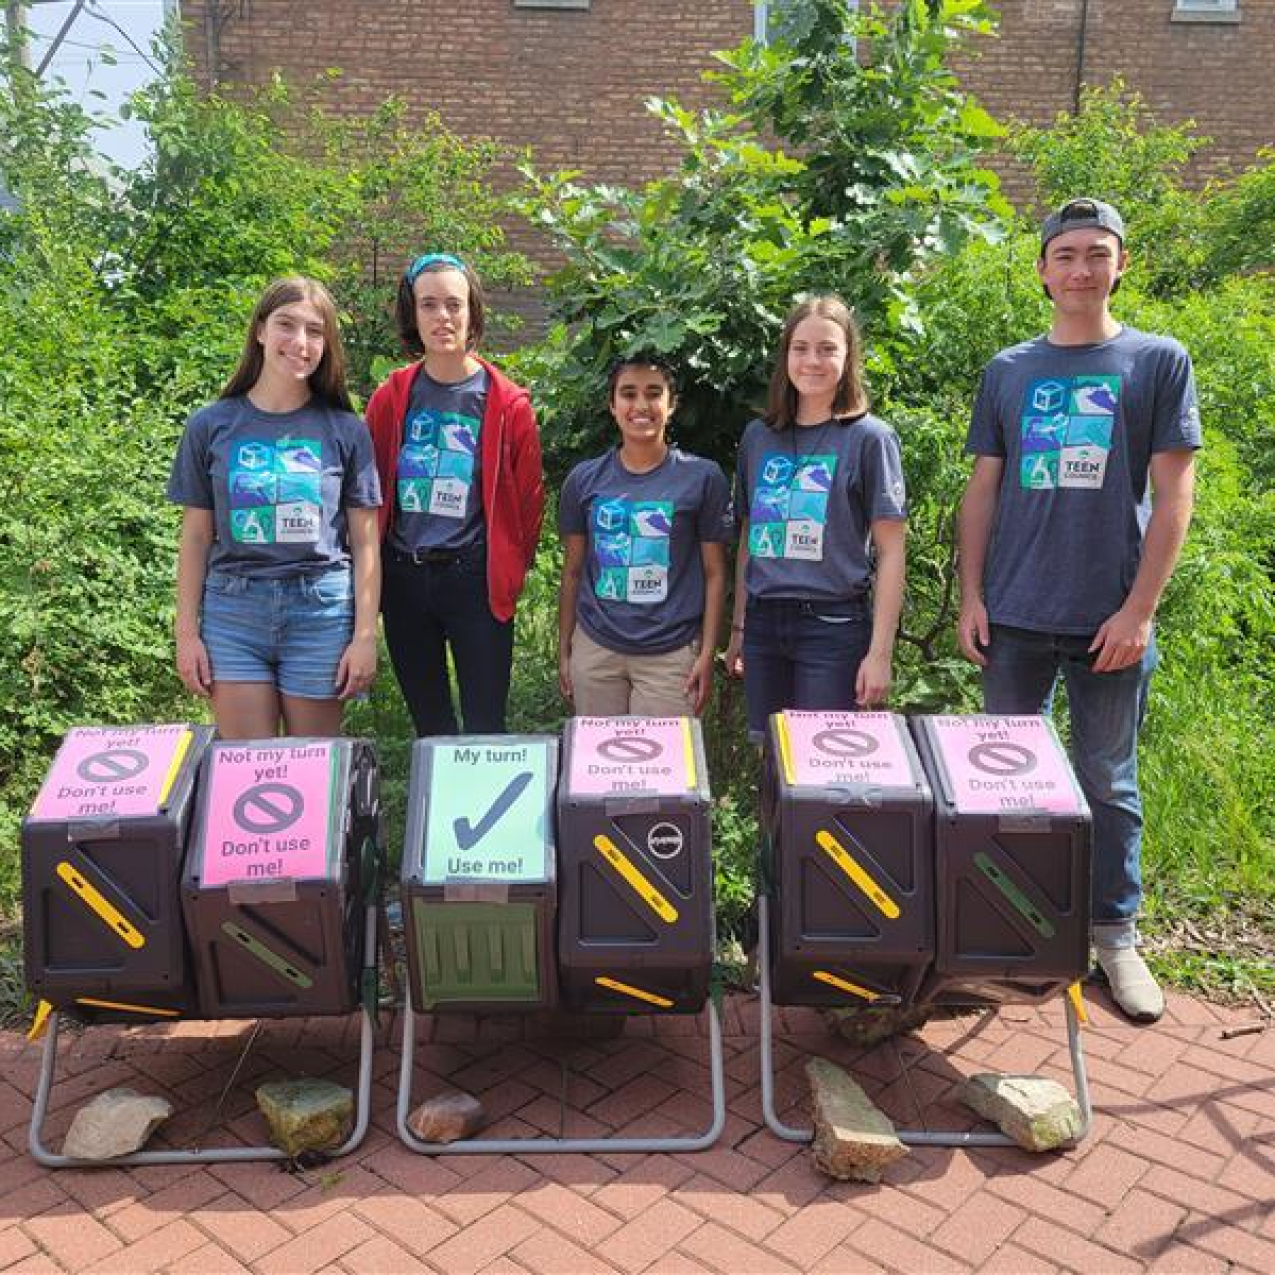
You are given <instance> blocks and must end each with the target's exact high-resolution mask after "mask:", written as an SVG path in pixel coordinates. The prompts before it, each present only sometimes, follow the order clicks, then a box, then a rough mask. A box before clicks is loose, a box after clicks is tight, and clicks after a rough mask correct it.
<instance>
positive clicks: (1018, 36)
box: [962, 0, 1275, 200]
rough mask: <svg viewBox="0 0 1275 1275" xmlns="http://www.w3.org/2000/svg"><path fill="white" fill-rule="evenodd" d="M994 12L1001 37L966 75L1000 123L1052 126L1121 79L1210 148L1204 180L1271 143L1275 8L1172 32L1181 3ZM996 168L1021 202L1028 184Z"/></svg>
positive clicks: (1115, 2)
mask: <svg viewBox="0 0 1275 1275" xmlns="http://www.w3.org/2000/svg"><path fill="white" fill-rule="evenodd" d="M996 7H997V8H998V10H999V11H1000V16H1001V21H1000V32H999V35H998V36H997V37H996V38H994V39H990V40H982V41H979V42H978V45H977V55H976V56H975V57H974V58H971V59H966V60H965V61H964V62H963V64H962V70H963V73H964V78H965V82H966V83H967V84H968V85H969V87H970V88H971V89H972V90H973V91H974V92H975V93H976V94H977V95H978V96H979V98H980V99H981V100H982V101H983V103H984V104H985V105H986V106H987V107H988V109H989V110H990V111H991V112H992V113H993V114H994V115H996V116H997V117H998V118H1001V119H1006V118H1009V117H1011V116H1012V117H1015V118H1018V119H1022V120H1025V121H1027V122H1029V123H1032V124H1038V125H1040V124H1047V123H1048V122H1049V121H1051V120H1052V119H1053V118H1054V117H1055V116H1056V115H1057V114H1058V113H1059V112H1060V111H1070V110H1072V109H1073V107H1074V105H1075V100H1076V85H1077V82H1078V80H1083V82H1084V83H1086V84H1090V85H1100V84H1106V83H1108V82H1109V81H1110V80H1111V79H1113V78H1114V77H1116V76H1121V77H1123V78H1124V80H1125V81H1126V82H1127V84H1128V85H1129V86H1130V88H1134V89H1137V90H1138V92H1140V93H1141V94H1142V96H1143V98H1144V99H1145V101H1146V103H1147V106H1148V107H1149V108H1150V110H1151V112H1152V114H1153V115H1154V116H1155V117H1156V118H1157V119H1158V120H1160V121H1161V122H1163V123H1178V122H1180V121H1182V120H1186V119H1194V120H1195V121H1196V124H1197V125H1198V127H1199V130H1200V132H1201V133H1203V134H1204V135H1205V136H1207V137H1211V138H1212V139H1213V141H1214V145H1213V146H1212V147H1210V148H1209V150H1208V152H1207V153H1206V154H1204V155H1201V156H1200V157H1199V158H1198V159H1197V161H1196V164H1195V167H1194V169H1193V170H1192V176H1193V177H1194V178H1196V179H1197V180H1200V179H1203V178H1204V177H1207V176H1208V175H1210V174H1211V173H1214V172H1218V171H1220V170H1222V169H1224V168H1225V167H1226V166H1227V165H1228V164H1229V165H1233V166H1235V167H1237V168H1242V167H1244V166H1245V165H1246V164H1248V163H1250V162H1251V161H1252V159H1253V158H1254V156H1255V154H1256V152H1257V150H1258V148H1259V147H1261V146H1269V145H1271V144H1272V143H1275V89H1273V88H1272V85H1273V84H1275V70H1273V68H1275V0H1240V4H1239V12H1240V21H1239V22H1237V23H1219V22H1208V23H1205V22H1182V21H1174V20H1173V13H1174V8H1175V5H1174V0H1088V5H1087V6H1086V4H1085V0H1000V3H999V4H998V5H997V6H996ZM1086 8H1087V11H1086ZM1082 21H1083V23H1084V48H1083V54H1082V52H1081V50H1080V48H1079V36H1080V30H1081V24H1082ZM998 167H999V168H1000V169H1001V171H1002V174H1003V176H1005V178H1006V180H1007V185H1008V187H1009V192H1010V195H1011V197H1014V198H1015V199H1016V200H1021V199H1022V198H1024V197H1025V196H1026V195H1027V193H1028V190H1027V185H1026V183H1025V181H1024V179H1023V176H1022V174H1021V173H1019V172H1017V171H1015V170H1014V169H1013V168H1012V167H1011V166H1009V165H1007V164H1000V165H998Z"/></svg>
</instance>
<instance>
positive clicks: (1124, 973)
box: [1095, 947, 1164, 1023]
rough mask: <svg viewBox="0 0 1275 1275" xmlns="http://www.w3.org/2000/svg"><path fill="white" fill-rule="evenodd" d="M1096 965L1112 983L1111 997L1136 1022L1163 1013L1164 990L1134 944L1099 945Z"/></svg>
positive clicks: (1150, 1018) (1147, 1019) (1151, 1019)
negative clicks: (1131, 945) (1117, 945)
mask: <svg viewBox="0 0 1275 1275" xmlns="http://www.w3.org/2000/svg"><path fill="white" fill-rule="evenodd" d="M1095 951H1096V952H1097V955H1098V964H1099V966H1101V968H1102V972H1103V973H1104V974H1105V975H1106V976H1107V982H1108V983H1109V984H1110V985H1111V999H1112V1000H1114V1001H1115V1002H1116V1004H1117V1005H1118V1006H1119V1007H1120V1010H1121V1012H1122V1013H1124V1014H1125V1016H1126V1017H1128V1018H1131V1019H1133V1021H1134V1022H1135V1023H1154V1022H1155V1020H1156V1019H1157V1018H1159V1017H1160V1015H1161V1014H1163V1013H1164V993H1163V992H1162V991H1161V990H1160V985H1159V983H1157V982H1156V981H1155V976H1154V975H1153V974H1152V973H1151V971H1150V970H1149V969H1147V963H1146V961H1144V960H1143V959H1142V954H1141V953H1140V952H1139V951H1138V949H1137V948H1136V947H1099V948H1096V949H1095Z"/></svg>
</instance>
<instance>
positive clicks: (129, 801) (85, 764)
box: [31, 726, 191, 820]
mask: <svg viewBox="0 0 1275 1275" xmlns="http://www.w3.org/2000/svg"><path fill="white" fill-rule="evenodd" d="M190 741H191V732H190V728H189V727H188V726H77V727H76V728H75V729H74V730H71V731H69V732H68V733H67V736H66V738H65V739H64V740H63V741H62V746H61V747H60V748H59V749H58V752H57V756H56V757H55V758H54V759H53V765H52V767H51V768H50V770H49V775H48V778H47V779H45V781H44V786H43V787H42V788H41V789H40V793H39V796H37V797H36V799H35V805H34V806H33V807H32V810H31V818H32V819H50V820H62V819H124V818H130V817H132V818H136V817H144V816H146V815H155V814H158V813H159V811H160V810H161V809H162V808H163V806H164V804H165V802H167V800H168V794H169V792H170V790H171V789H172V786H173V781H174V780H175V779H176V778H177V774H178V772H179V771H180V769H181V763H182V759H183V758H184V757H185V756H186V751H187V749H189V747H190Z"/></svg>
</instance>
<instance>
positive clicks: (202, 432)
mask: <svg viewBox="0 0 1275 1275" xmlns="http://www.w3.org/2000/svg"><path fill="white" fill-rule="evenodd" d="M167 494H168V499H169V500H171V501H172V502H173V503H174V504H178V505H189V506H191V507H193V508H196V509H210V510H212V512H213V527H214V533H215V538H214V540H213V544H212V548H211V550H210V552H209V554H208V570H209V571H217V570H221V571H231V572H234V573H236V574H239V575H245V576H252V577H254V578H257V579H277V578H280V577H284V576H290V575H295V574H297V573H298V572H304V571H314V570H322V569H323V568H325V567H336V566H343V565H346V564H348V563H349V561H350V546H349V537H348V535H347V529H346V517H345V509H346V508H347V507H356V508H372V507H375V506H377V505H379V504H380V503H381V488H380V483H379V481H378V479H377V476H376V459H375V456H374V455H373V452H372V436H371V435H370V434H369V433H368V429H367V426H366V425H364V423H363V422H362V421H361V420H359V418H358V417H357V416H355V415H354V414H353V413H352V412H344V411H341V410H340V409H339V408H336V407H332V406H330V405H328V404H324V403H321V402H319V401H317V400H311V401H310V402H309V403H307V404H306V405H305V406H304V407H301V408H298V409H297V410H296V411H294V412H263V411H261V410H260V408H257V407H254V406H253V404H252V402H251V401H250V400H249V398H248V397H247V395H239V396H237V397H235V398H223V399H218V400H217V402H215V403H212V404H210V405H209V406H208V407H204V408H201V409H200V410H199V411H197V412H196V413H195V414H194V415H193V416H192V417H191V418H190V420H189V422H187V425H186V432H185V433H184V434H183V435H182V439H181V443H180V444H179V445H178V448H177V456H176V458H175V459H174V461H173V469H172V473H171V475H170V477H169V480H168V492H167Z"/></svg>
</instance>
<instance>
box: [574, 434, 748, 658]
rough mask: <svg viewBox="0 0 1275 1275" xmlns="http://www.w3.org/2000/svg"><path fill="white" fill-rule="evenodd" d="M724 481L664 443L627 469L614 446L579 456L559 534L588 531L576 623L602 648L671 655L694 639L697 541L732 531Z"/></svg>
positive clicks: (699, 590) (709, 465) (699, 574)
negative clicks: (658, 456)
mask: <svg viewBox="0 0 1275 1275" xmlns="http://www.w3.org/2000/svg"><path fill="white" fill-rule="evenodd" d="M732 522H733V520H732V517H731V509H730V486H729V484H728V483H727V482H726V475H725V474H723V473H722V471H721V468H720V467H719V466H718V465H716V464H715V463H714V462H713V461H711V460H705V459H703V458H702V457H700V456H691V455H689V454H687V453H686V452H683V451H679V450H678V449H677V448H676V447H671V448H669V452H668V455H667V456H666V457H665V458H664V460H663V461H661V462H660V464H659V465H657V466H656V467H655V468H654V469H652V470H650V471H649V472H647V473H645V474H634V473H631V472H630V471H629V470H627V469H626V468H625V467H624V465H623V464H622V463H621V461H620V453H619V449H618V448H617V449H615V450H612V451H609V452H607V454H606V455H605V456H598V457H596V458H595V459H593V460H586V461H582V462H581V463H580V464H579V465H577V466H576V467H575V468H574V469H573V470H572V471H571V473H570V474H568V475H567V481H566V482H565V483H564V484H563V487H562V494H561V495H560V496H559V498H558V530H559V532H560V533H561V534H562V535H564V536H587V537H588V546H587V548H586V550H585V568H584V579H583V581H582V583H581V587H580V596H579V601H578V603H577V607H576V619H577V620H578V622H579V624H580V627H581V628H583V629H584V631H585V632H586V633H587V634H588V635H589V636H590V637H591V638H592V639H593V640H594V641H595V642H597V643H598V644H599V645H601V646H605V647H606V648H607V649H608V650H612V651H620V652H623V653H625V654H633V655H660V654H663V653H664V652H667V651H676V650H678V649H679V648H680V647H683V646H685V645H686V644H687V643H688V642H691V641H692V640H694V639H695V638H696V637H698V636H699V632H700V627H701V625H702V623H703V616H704V564H703V560H702V558H701V556H700V545H701V544H704V543H723V542H725V541H727V540H729V539H731V537H732V535H733V534H734V528H733V525H732Z"/></svg>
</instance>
